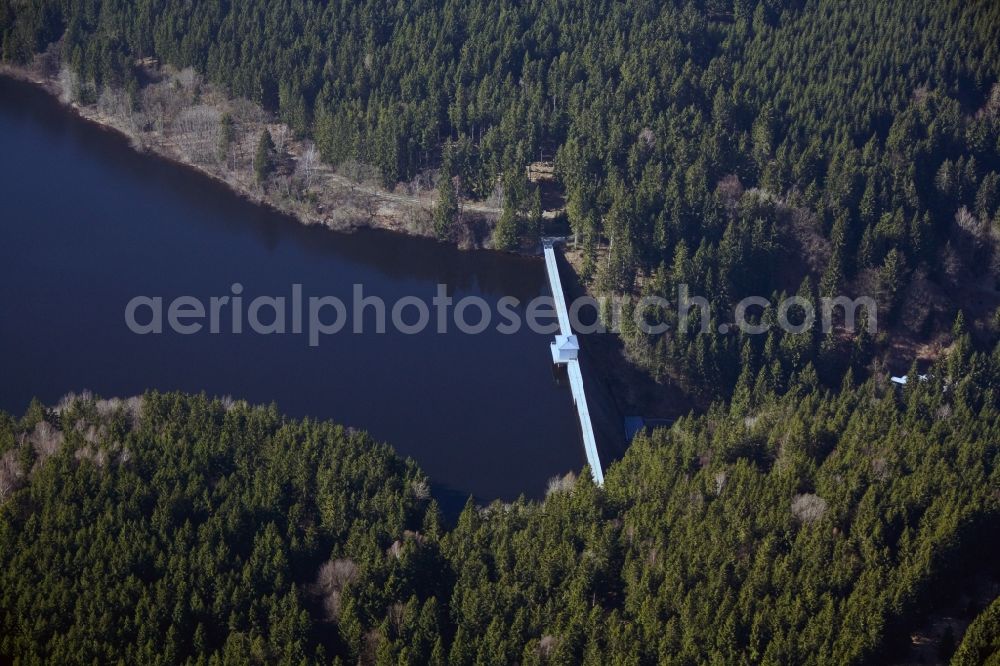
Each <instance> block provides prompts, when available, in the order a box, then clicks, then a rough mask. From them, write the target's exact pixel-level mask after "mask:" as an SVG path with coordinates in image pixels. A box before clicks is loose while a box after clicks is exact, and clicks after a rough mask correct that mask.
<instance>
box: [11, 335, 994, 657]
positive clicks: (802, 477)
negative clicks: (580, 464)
mask: <svg viewBox="0 0 1000 666" xmlns="http://www.w3.org/2000/svg"><path fill="white" fill-rule="evenodd" d="M964 341H965V343H967V342H968V340H967V336H966V338H964ZM959 347H960V349H962V350H964V351H956V352H954V353H953V354H952V356H951V357H950V358H949V359H948V361H947V363H943V364H942V365H940V366H938V367H935V368H934V369H933V377H932V378H931V379H929V380H928V381H926V382H914V383H913V384H912V385H911V386H910V387H908V388H906V389H903V390H899V389H896V388H893V387H886V386H884V385H879V384H878V383H877V382H874V381H869V382H867V383H864V384H862V385H859V386H855V385H853V383H852V380H851V379H850V377H848V378H847V379H846V380H845V383H844V386H843V387H842V389H841V390H840V391H839V392H836V393H834V392H830V391H827V390H825V389H822V388H819V387H817V386H816V385H815V383H810V382H808V381H804V382H801V383H799V384H797V385H796V386H794V387H792V389H791V390H790V391H789V392H788V393H787V394H786V395H785V396H783V397H776V396H774V395H771V396H769V397H767V398H766V399H765V400H763V401H762V404H761V405H760V407H759V408H757V409H755V410H754V411H753V412H752V413H747V412H746V411H745V410H744V409H742V408H739V407H733V408H731V409H728V408H725V407H722V406H717V407H716V408H713V409H712V410H711V411H710V412H709V413H708V414H706V415H704V416H700V417H690V418H686V419H683V420H681V421H680V422H678V423H677V424H675V425H674V426H673V428H672V429H670V430H659V431H656V432H655V434H654V435H653V436H652V437H647V436H644V435H643V436H640V437H639V438H638V439H637V440H636V441H635V442H634V444H633V445H632V447H631V448H630V450H629V451H628V452H627V454H626V455H625V457H624V459H623V460H622V461H620V462H619V463H616V464H614V465H612V466H611V467H610V469H609V470H608V472H607V480H606V486H605V488H604V489H603V490H601V489H598V488H596V487H595V486H594V485H593V483H592V482H591V481H590V477H589V475H588V474H586V473H584V474H583V475H581V476H580V478H579V480H576V481H574V480H573V479H572V477H569V478H567V479H564V480H562V481H561V482H559V483H553V484H552V488H551V490H550V493H549V496H548V497H547V499H546V500H545V501H544V502H541V503H537V502H526V501H524V500H521V501H518V502H515V503H513V504H501V503H499V502H497V503H494V504H491V505H490V506H488V507H485V508H480V507H477V506H476V505H475V504H473V503H472V502H470V503H469V504H468V505H467V506H466V508H465V510H464V511H463V512H462V514H461V516H459V517H458V519H457V524H456V525H455V527H454V528H453V529H452V530H450V531H447V530H443V529H442V527H441V526H440V521H439V516H438V513H437V509H436V506H435V505H434V503H433V501H432V500H430V499H429V497H428V494H427V484H426V480H425V479H423V477H422V476H421V475H420V473H419V472H418V471H417V470H416V469H415V468H414V467H413V465H412V464H410V463H403V462H401V461H399V460H398V459H397V458H395V457H394V456H393V454H392V453H391V452H390V451H389V450H388V449H387V448H386V447H384V446H379V445H375V444H374V443H372V442H371V441H370V440H369V439H368V438H367V437H366V436H364V435H362V434H358V433H352V432H348V431H345V430H344V429H342V428H339V427H336V426H333V425H329V424H318V423H313V422H308V421H306V422H301V423H299V422H293V421H288V420H286V419H283V418H281V417H279V416H278V415H277V414H276V412H275V410H274V409H273V408H270V409H264V408H249V407H247V406H246V405H245V404H242V403H236V404H229V403H223V402H220V401H209V400H207V399H205V398H204V397H186V396H181V395H174V394H171V395H160V394H155V393H151V394H147V395H146V396H145V397H144V398H142V399H141V400H140V399H134V400H132V401H127V402H124V403H122V402H119V401H110V402H109V401H98V400H95V399H93V398H89V397H84V398H81V399H75V400H67V401H64V403H63V404H62V405H61V406H60V407H59V408H58V409H56V410H45V409H43V408H42V407H41V406H38V405H36V406H34V407H32V409H31V410H30V411H29V413H28V414H27V415H26V416H25V417H23V418H22V419H20V420H15V419H12V418H10V417H4V418H3V420H2V423H0V449H2V451H3V454H2V458H0V460H2V468H0V472H2V475H3V476H2V478H0V481H2V482H3V499H2V504H0V629H2V632H0V633H2V636H3V638H2V639H0V654H5V655H9V656H15V655H16V656H20V657H22V658H23V660H24V662H25V663H77V662H79V663H82V662H91V661H94V660H96V661H99V662H101V663H115V662H116V661H117V660H119V659H122V660H124V661H125V662H126V663H132V662H141V663H149V664H154V663H165V664H166V663H177V662H183V661H188V660H189V661H190V663H289V664H293V663H294V664H297V663H301V662H302V661H303V660H305V661H307V662H319V663H328V662H329V661H331V660H335V659H337V658H340V659H343V660H344V662H345V663H353V662H355V661H356V660H358V659H361V660H362V662H363V663H378V664H415V665H416V664H443V663H452V664H506V663H516V662H520V663H524V664H541V663H553V664H578V663H585V664H653V663H678V664H693V663H708V662H711V663H770V664H787V663H836V664H850V663H866V662H867V663H881V662H882V661H883V660H884V658H885V657H886V655H887V654H889V653H891V651H892V650H893V649H894V648H896V647H898V645H899V644H900V643H903V642H905V640H906V638H907V634H906V632H905V630H906V628H907V627H908V625H909V623H910V622H911V621H913V619H914V618H915V617H917V616H918V615H919V613H920V612H922V611H925V610H928V609H930V608H933V607H934V606H935V603H936V600H937V598H938V595H941V594H946V593H947V590H948V581H949V580H951V579H952V577H954V576H959V575H965V574H966V572H967V571H968V570H969V569H970V568H972V567H974V566H976V562H977V558H981V557H982V556H983V555H984V554H985V555H986V556H988V555H989V553H991V552H995V549H996V548H997V546H998V545H1000V535H998V533H997V525H998V524H1000V521H998V518H1000V494H998V490H997V489H998V488H1000V468H998V465H997V463H998V454H1000V430H998V428H1000V412H998V404H997V396H996V393H995V390H993V389H986V390H984V389H982V388H981V386H982V383H983V379H984V377H990V376H992V377H995V376H997V375H998V373H1000V354H994V355H992V356H988V355H983V354H978V353H974V352H972V351H971V350H970V349H969V347H968V345H967V344H965V345H959ZM990 621H991V620H988V619H984V620H983V621H982V622H980V623H977V625H974V626H975V627H977V629H976V632H977V633H975V634H974V635H972V636H971V637H970V641H969V642H970V644H971V645H972V647H963V652H962V654H964V655H968V654H972V653H973V652H971V651H973V650H985V649H987V646H988V645H989V644H990V643H989V641H990V640H991V638H990V633H989V632H990V631H991V629H990V627H991V626H992V625H991V624H989V622H990ZM975 654H978V652H975ZM964 658H965V659H968V657H964ZM961 663H976V662H975V661H974V660H973V661H968V660H966V661H962V662H961Z"/></svg>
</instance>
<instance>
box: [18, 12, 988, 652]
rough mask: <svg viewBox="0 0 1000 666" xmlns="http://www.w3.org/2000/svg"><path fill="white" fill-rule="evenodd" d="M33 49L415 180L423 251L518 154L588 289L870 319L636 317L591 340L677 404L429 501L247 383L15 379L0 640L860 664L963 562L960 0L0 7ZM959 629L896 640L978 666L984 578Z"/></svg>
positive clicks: (968, 317)
mask: <svg viewBox="0 0 1000 666" xmlns="http://www.w3.org/2000/svg"><path fill="white" fill-rule="evenodd" d="M53 50H55V51H56V52H58V55H59V58H60V59H61V62H62V63H65V66H66V67H67V68H68V70H67V71H70V72H71V73H72V76H73V78H72V80H73V82H74V86H75V90H74V95H75V97H76V98H77V99H78V100H79V101H80V102H81V103H88V102H94V100H96V99H97V98H98V97H99V96H100V95H101V94H102V91H105V90H112V89H113V90H118V91H124V92H125V93H126V94H127V96H128V99H129V100H130V102H129V103H131V104H138V103H139V100H140V97H141V94H142V89H143V86H144V85H146V81H144V72H143V68H142V66H140V63H141V62H143V61H148V60H150V59H154V60H155V61H157V62H158V63H161V64H163V65H169V66H172V67H175V68H178V69H179V68H192V69H193V70H194V71H195V72H197V73H198V74H199V75H201V76H203V77H204V78H205V80H206V81H208V82H210V83H211V84H212V85H213V86H217V87H218V88H219V89H221V90H223V91H225V93H226V94H227V95H228V96H229V97H230V98H232V99H246V100H250V101H251V102H253V103H255V104H258V105H260V106H261V107H262V108H263V109H265V110H266V111H267V112H269V113H271V114H273V117H274V118H275V119H277V120H280V121H281V122H282V123H284V124H285V125H287V127H288V128H290V130H291V132H293V133H294V135H295V136H297V137H299V138H302V139H306V138H308V139H310V140H312V141H314V142H315V146H316V148H317V150H318V154H319V156H320V158H321V159H322V160H323V161H324V162H325V163H327V164H328V165H332V166H333V167H339V166H340V165H342V164H345V163H348V162H360V163H364V164H367V165H370V166H371V167H372V168H373V169H374V171H375V173H377V177H378V179H379V181H380V183H381V185H382V186H383V187H385V188H392V187H393V186H395V185H396V184H397V183H400V182H406V181H411V180H413V179H414V178H417V177H418V176H420V175H421V174H423V173H431V174H433V178H434V181H435V182H436V183H437V184H438V185H437V187H438V191H439V199H438V207H437V210H436V212H435V221H434V223H435V227H436V229H437V230H438V233H439V235H440V236H441V237H442V238H443V239H448V238H449V237H450V234H451V230H450V228H451V227H453V226H454V225H459V224H462V221H461V218H460V216H459V215H457V212H456V211H458V210H459V209H460V203H459V202H460V201H481V200H485V199H486V198H488V197H489V196H491V195H492V194H494V193H495V192H496V191H498V188H499V190H500V191H502V192H503V202H504V203H503V212H502V214H501V215H500V216H499V218H498V219H497V220H496V221H495V223H494V224H495V226H494V229H493V243H494V246H495V247H497V248H501V249H515V248H518V247H524V246H529V245H531V244H532V243H535V242H536V241H537V238H538V236H539V234H540V233H541V232H542V229H540V228H539V220H540V218H541V216H540V212H539V207H540V205H541V204H540V196H539V194H538V192H537V191H536V189H535V188H536V185H535V183H533V182H531V181H529V179H528V177H527V173H528V167H529V165H531V164H533V163H537V162H543V163H549V162H551V163H552V164H553V168H554V173H555V177H556V180H557V182H558V185H559V190H560V196H561V198H562V199H563V204H562V205H561V207H560V213H559V214H560V215H561V216H563V217H564V218H565V221H566V223H567V224H568V229H569V231H570V233H571V234H573V235H574V237H575V240H576V247H577V251H578V256H577V257H576V258H575V259H574V262H575V263H574V267H575V268H576V269H577V271H578V276H579V278H580V281H581V284H582V285H583V286H584V287H585V288H586V289H588V290H589V291H592V292H595V293H609V292H610V293H617V294H630V295H637V296H640V295H645V296H649V295H662V296H666V297H667V298H668V299H673V298H674V297H675V294H676V287H677V286H678V285H681V284H685V285H688V286H689V288H690V290H691V291H692V293H695V294H699V295H702V296H704V297H705V298H707V299H708V301H709V302H710V303H711V305H712V307H711V312H713V313H722V312H727V311H731V309H732V308H731V306H732V304H734V303H736V302H737V301H739V300H740V299H742V298H744V297H745V296H749V295H764V296H773V299H772V300H777V299H778V298H779V297H781V296H782V295H791V294H795V295H799V296H801V297H803V298H805V299H806V300H809V301H813V302H815V301H816V300H817V299H818V298H819V297H820V296H833V295H840V294H846V295H848V296H851V297H855V296H860V295H870V296H873V297H875V298H876V300H877V302H878V313H877V315H878V330H877V331H869V330H867V329H866V328H865V327H864V326H861V327H860V329H859V330H854V331H848V330H845V329H844V328H843V327H839V326H838V327H835V328H834V329H833V330H831V331H829V332H827V333H825V334H824V333H821V332H820V330H819V328H818V325H817V326H816V327H813V328H809V329H808V330H806V331H805V332H804V333H800V334H795V335H792V334H787V333H785V334H782V333H781V332H780V331H779V330H774V331H772V332H771V333H769V334H767V335H762V336H750V335H743V334H740V333H738V332H732V333H729V334H720V335H714V334H713V335H704V334H699V332H698V331H699V326H697V325H691V326H687V327H686V328H685V327H683V326H680V325H679V324H680V323H681V322H679V321H678V320H677V319H676V317H674V318H671V315H670V314H669V313H667V314H661V313H650V316H651V317H654V318H655V317H658V316H665V317H666V318H667V321H666V323H668V324H669V325H670V328H671V330H672V331H677V332H676V333H671V334H669V335H659V336H652V335H647V334H646V333H644V332H642V331H641V330H639V329H638V328H637V327H625V328H623V330H622V331H621V332H620V337H621V342H622V346H623V352H624V354H625V355H626V357H627V359H628V361H629V363H631V364H633V365H635V366H637V367H638V368H639V369H640V370H641V371H642V372H643V373H646V374H647V375H648V376H649V378H650V379H651V384H650V386H651V388H647V389H646V390H649V391H657V390H660V389H663V390H666V387H668V386H670V387H671V388H672V389H679V390H680V391H681V392H683V393H684V394H685V395H687V396H688V397H690V399H691V404H695V405H697V406H698V409H696V410H695V411H693V412H692V413H691V414H690V415H688V416H685V417H683V418H680V419H679V420H678V421H677V422H676V423H674V424H673V425H672V426H671V427H670V428H663V429H658V430H655V431H654V432H652V433H640V435H639V436H638V437H637V438H636V439H635V440H634V441H633V443H632V444H631V446H630V447H629V449H628V451H627V452H626V453H625V455H624V457H623V458H622V460H620V461H617V462H616V463H615V464H613V465H611V466H610V467H609V469H608V470H607V476H606V484H605V486H604V487H603V488H597V487H596V486H595V485H594V484H593V483H592V482H591V480H590V476H589V474H588V473H587V472H586V470H584V471H583V473H581V474H580V475H579V477H578V478H575V477H567V478H566V479H563V480H561V481H559V482H558V483H555V484H553V486H552V487H551V489H550V492H549V494H548V496H547V497H546V498H545V499H544V501H528V500H523V499H522V500H519V501H517V502H514V503H509V504H504V503H500V502H495V503H493V504H490V505H488V506H485V507H481V506H477V505H476V504H475V503H474V502H472V501H470V502H469V504H468V505H467V506H466V507H465V509H464V510H463V511H462V512H461V514H460V515H458V516H457V517H453V518H449V517H447V516H444V515H442V512H441V511H440V510H439V508H438V506H437V504H436V502H435V500H434V499H433V496H432V493H431V492H430V490H429V489H430V480H429V479H427V478H425V477H424V476H423V474H422V473H421V472H420V471H419V469H418V468H417V466H416V464H415V463H413V462H412V461H403V460H401V459H399V458H398V457H397V456H396V455H395V454H394V452H393V451H392V450H391V448H389V446H387V445H384V444H379V443H376V442H373V441H372V440H371V439H370V438H369V437H368V436H367V435H365V434H363V433H360V432H355V431H350V430H348V429H344V428H341V427H339V426H336V425H332V424H329V423H320V422H314V421H308V420H307V421H301V422H299V421H293V420H289V419H287V418H285V417H283V416H281V415H280V414H279V413H278V412H277V410H276V409H275V408H273V407H272V408H264V407H250V406H247V405H246V404H244V403H241V402H230V401H219V400H211V399H208V398H206V397H204V396H190V395H181V394H160V393H155V392H150V393H147V394H146V395H144V396H142V397H141V398H134V399H131V400H126V401H114V400H112V401H108V400H101V399H98V398H95V397H92V396H80V397H75V398H69V399H67V400H65V401H64V402H63V403H60V404H59V405H58V406H54V407H53V406H49V407H45V406H42V405H41V404H37V403H36V404H34V405H33V406H32V407H31V409H30V410H29V411H28V413H27V414H25V415H24V416H23V417H20V418H17V417H14V416H7V415H4V416H2V417H0V565H2V566H0V657H11V658H16V659H18V660H19V662H23V663H39V664H42V663H129V664H130V663H143V664H147V663H148V664H154V663H163V664H172V663H191V664H244V663H255V664H256V663H261V664H271V663H282V664H284V663H288V664H302V663H324V664H328V663H345V664H346V663H358V662H359V661H360V662H361V663H376V664H507V663H520V664H549V663H552V664H588V665H591V664H593V665H597V664H623V665H624V664H629V665H631V664H654V663H677V664H755V663H766V664H800V663H801V664H856V663H886V662H890V661H891V660H892V659H894V658H896V656H898V655H899V654H900V652H901V651H902V650H903V649H905V647H906V645H907V644H908V643H909V632H910V631H911V630H912V629H913V628H914V626H915V625H916V624H918V623H919V622H920V621H921V620H922V618H925V617H926V615H927V614H928V613H930V612H932V611H934V610H935V609H938V608H940V607H941V605H942V604H943V603H944V600H945V598H946V597H947V594H948V591H949V590H950V589H952V588H954V587H955V586H956V585H958V584H959V582H961V581H963V580H964V579H966V578H967V577H968V576H970V575H971V573H970V572H980V571H982V570H984V568H990V567H991V566H992V567H993V568H994V569H995V563H991V554H992V553H995V552H996V550H997V547H998V546H1000V534H998V529H1000V469H998V452H1000V402H998V401H1000V394H998V391H1000V344H998V342H1000V3H997V2H993V1H991V0H972V1H968V2H965V1H960V0H944V1H940V2H931V1H930V0H914V1H912V2H877V1H875V0H859V1H856V2H836V1H833V0H793V1H790V2H782V1H780V0H690V1H687V2H681V1H679V0H677V1H670V2H653V1H652V0H624V1H618V2H611V1H610V0H586V1H584V2H579V3H566V2H559V1H557V0H531V1H530V2H522V3H514V2H503V1H485V2H465V1H463V0H414V1H413V2H404V3H395V4H394V3H388V2H382V1H380V0H359V1H358V2H342V1H337V0H333V1H329V2H327V1H321V0H281V1H271V2H264V1H263V0H246V1H244V2H226V1H222V0H186V1H184V2H180V1H177V0H138V1H137V2H108V1H101V0H0V58H2V60H3V61H4V62H6V63H13V64H24V63H28V62H30V61H31V60H32V59H33V58H35V57H36V56H37V55H38V54H40V53H43V52H46V51H49V52H52V51H53ZM223 118H224V120H223V121H221V122H222V124H223V125H225V127H223V129H224V130H225V132H226V133H225V134H224V135H225V136H229V134H228V132H230V131H231V126H229V125H226V123H230V124H231V122H232V121H231V119H230V120H227V119H228V116H224V117H223ZM274 151H275V148H274V143H273V142H272V141H271V136H270V134H268V133H267V132H266V131H265V132H264V133H263V134H262V135H261V136H260V143H259V144H258V151H257V155H255V157H254V161H253V162H254V171H255V173H256V177H257V179H258V180H259V181H261V182H265V181H266V180H267V178H268V174H269V172H270V171H271V170H272V169H273V160H274V158H275V156H274V155H273V152H274ZM691 316H692V317H695V318H697V317H701V316H703V314H702V311H701V310H695V311H694V312H693V313H692V315H691ZM760 316H761V317H762V318H763V319H764V320H768V319H769V318H772V317H773V316H774V314H773V312H768V311H765V312H764V313H763V314H762V315H760ZM626 320H628V318H627V317H626ZM720 323H727V322H724V321H722V320H718V321H717V320H715V319H713V320H712V321H711V322H708V328H709V330H711V331H715V330H717V325H718V324H720ZM685 331H686V332H685ZM918 352H919V354H918ZM918 355H919V356H920V359H921V366H920V367H919V368H918V366H917V364H916V363H913V362H914V360H915V359H916V358H917V356H918ZM911 363H913V365H912V366H910V364H911ZM890 367H894V368H897V369H896V370H895V372H897V373H901V374H906V373H907V370H906V369H907V367H910V369H909V371H908V372H909V376H910V377H911V378H915V377H917V376H918V375H923V376H924V377H925V379H924V380H921V381H910V382H909V383H907V384H906V385H905V386H898V385H895V384H892V383H891V382H889V380H888V376H889V375H890V374H891V372H890ZM0 381H2V379H0ZM390 444H391V443H390ZM968 615H969V619H972V617H976V616H977V615H978V617H976V619H975V620H973V621H972V622H971V624H970V626H969V630H968V632H967V633H966V635H965V636H964V637H962V638H961V639H960V640H958V641H956V644H955V645H951V646H945V647H944V648H943V649H942V651H941V653H940V654H938V655H936V658H937V659H938V660H939V661H942V662H947V661H948V660H949V659H952V657H953V659H954V661H953V663H956V664H963V665H964V664H979V663H997V660H998V659H1000V656H998V655H1000V640H998V635H1000V620H998V605H997V602H993V603H992V605H989V604H986V605H984V606H983V607H981V608H979V607H977V608H970V609H969V612H968ZM952 653H953V654H952ZM991 660H992V661H991Z"/></svg>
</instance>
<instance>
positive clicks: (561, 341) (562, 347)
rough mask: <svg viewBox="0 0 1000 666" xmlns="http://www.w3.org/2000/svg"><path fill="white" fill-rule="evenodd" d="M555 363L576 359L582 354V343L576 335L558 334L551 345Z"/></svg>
mask: <svg viewBox="0 0 1000 666" xmlns="http://www.w3.org/2000/svg"><path fill="white" fill-rule="evenodd" d="M549 347H550V349H551V350H552V362H553V363H567V362H569V361H575V360H576V359H577V357H578V356H579V355H580V343H579V341H578V340H577V339H576V336H575V335H561V334H560V335H557V336H556V339H555V340H553V341H552V343H551V344H550V345H549Z"/></svg>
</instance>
